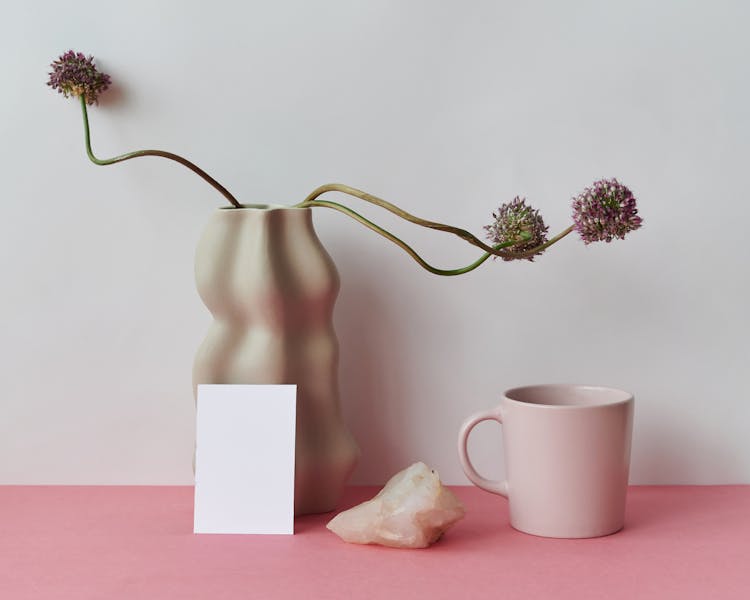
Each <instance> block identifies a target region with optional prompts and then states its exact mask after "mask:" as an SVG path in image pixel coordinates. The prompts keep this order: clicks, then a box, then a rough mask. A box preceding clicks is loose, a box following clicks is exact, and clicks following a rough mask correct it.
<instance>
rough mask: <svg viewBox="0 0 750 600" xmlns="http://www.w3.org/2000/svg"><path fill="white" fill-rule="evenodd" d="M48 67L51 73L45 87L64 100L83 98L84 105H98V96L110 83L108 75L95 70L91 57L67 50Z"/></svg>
mask: <svg viewBox="0 0 750 600" xmlns="http://www.w3.org/2000/svg"><path fill="white" fill-rule="evenodd" d="M50 66H51V67H52V72H51V73H50V74H49V81H48V82H47V85H49V86H50V87H52V89H54V90H57V91H58V92H59V93H60V94H63V95H64V96H65V97H66V98H67V97H68V96H76V97H83V98H84V99H85V100H86V104H94V103H95V102H96V103H98V102H99V94H101V93H102V92H103V91H104V90H106V89H107V88H108V87H109V84H110V83H111V80H110V78H109V75H107V74H106V73H100V72H99V71H97V70H96V67H95V66H94V57H93V56H89V57H88V58H86V56H84V55H83V54H82V53H80V52H74V51H73V50H68V51H67V52H66V53H65V54H63V55H62V56H61V57H60V58H58V59H57V60H56V61H54V62H53V63H52V64H51V65H50Z"/></svg>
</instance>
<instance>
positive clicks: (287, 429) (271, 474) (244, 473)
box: [193, 385, 297, 534]
mask: <svg viewBox="0 0 750 600" xmlns="http://www.w3.org/2000/svg"><path fill="white" fill-rule="evenodd" d="M296 408H297V386H296V385H199V386H198V402H197V418H196V456H195V511H194V521H193V531H194V533H285V534H292V533H294V442H295V429H296V427H295V419H296Z"/></svg>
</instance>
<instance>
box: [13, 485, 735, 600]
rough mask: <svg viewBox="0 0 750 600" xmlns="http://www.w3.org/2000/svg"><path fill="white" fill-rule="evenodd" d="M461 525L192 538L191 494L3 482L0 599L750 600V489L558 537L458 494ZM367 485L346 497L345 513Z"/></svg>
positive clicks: (317, 522) (666, 499) (681, 499)
mask: <svg viewBox="0 0 750 600" xmlns="http://www.w3.org/2000/svg"><path fill="white" fill-rule="evenodd" d="M453 489H454V490H455V491H456V493H457V495H458V496H459V497H460V498H461V500H462V501H463V502H464V503H465V504H466V507H467V511H468V512H467V516H466V518H465V519H464V520H463V521H461V522H460V523H458V524H457V525H456V526H455V527H454V528H453V529H452V530H450V531H449V532H448V534H447V535H446V536H445V537H444V538H443V539H442V540H441V541H440V542H438V543H437V544H436V545H434V546H433V547H432V548H429V549H426V550H394V549H390V548H382V547H377V546H355V545H349V544H345V543H344V542H342V541H341V540H339V539H338V538H337V537H336V536H334V535H333V534H332V533H330V532H328V531H327V530H326V529H325V527H324V525H325V523H326V522H327V521H328V519H329V518H330V517H331V515H318V516H309V517H303V518H301V519H298V520H297V523H296V530H297V533H296V534H295V535H294V536H239V535H194V534H193V533H192V517H193V489H192V488H191V487H25V486H23V487H22V486H18V487H16V486H6V487H0V599H3V600H25V599H27V598H40V599H41V598H43V599H45V600H67V599H73V598H75V599H76V600H81V599H88V598H97V599H99V598H102V599H118V598H127V599H129V600H135V599H140V598H149V599H152V598H153V599H158V600H162V599H169V598H181V599H190V598H200V599H202V600H220V599H225V598H243V599H253V598H280V599H286V598H305V599H307V598H313V599H317V598H321V599H323V598H325V599H334V600H335V599H347V600H349V599H357V598H389V599H402V598H404V599H406V598H429V599H431V600H439V599H442V598H450V599H452V600H455V599H462V598H467V599H472V600H474V599H476V600H481V599H483V598H493V599H494V598H501V599H514V598H524V599H534V598H554V599H566V598H597V599H604V598H611V599H618V598H627V599H628V600H646V599H649V598H655V599H656V598H658V599H660V600H665V599H671V598H719V599H734V598H737V599H743V600H745V599H750V486H711V487H683V486H676V487H632V488H630V491H629V496H628V512H627V520H626V523H627V524H626V527H625V529H624V530H623V531H621V532H620V533H617V534H615V535H612V536H609V537H605V538H598V539H592V540H552V539H543V538H538V537H533V536H529V535H525V534H522V533H519V532H517V531H515V530H513V529H512V528H511V527H510V526H509V525H508V510H507V504H506V503H505V501H504V500H502V499H500V498H497V497H494V496H491V495H490V494H487V493H484V492H481V491H480V490H477V489H475V488H468V487H458V488H453ZM375 491H376V490H375V489H374V488H352V489H350V490H349V491H348V493H347V497H346V498H345V501H344V502H343V503H342V506H350V505H352V504H354V503H357V502H359V501H361V500H363V499H365V498H367V497H369V496H371V495H372V494H373V493H374V492H375Z"/></svg>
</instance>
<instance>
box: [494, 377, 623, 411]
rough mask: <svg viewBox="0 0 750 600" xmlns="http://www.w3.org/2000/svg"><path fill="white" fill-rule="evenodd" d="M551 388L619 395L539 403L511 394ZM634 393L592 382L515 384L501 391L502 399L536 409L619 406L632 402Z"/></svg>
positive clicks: (578, 408) (579, 408) (580, 408)
mask: <svg viewBox="0 0 750 600" xmlns="http://www.w3.org/2000/svg"><path fill="white" fill-rule="evenodd" d="M553 388H557V389H568V390H572V389H575V390H582V389H585V390H590V391H597V392H606V393H608V394H613V395H616V396H620V397H619V398H615V399H614V400H605V401H599V402H593V403H591V402H589V403H580V404H548V403H539V402H529V401H526V400H519V399H517V398H512V397H511V395H512V394H517V393H518V392H529V391H531V390H535V391H542V392H543V391H545V390H550V389H553ZM633 399H634V395H633V394H632V393H631V392H627V391H625V390H622V389H620V388H615V387H610V386H605V385H592V384H585V383H538V384H531V385H520V386H516V387H513V388H510V389H507V390H505V391H504V392H503V401H507V402H512V403H513V404H516V405H519V406H527V407H532V408H538V409H544V410H582V409H584V410H585V409H589V410H590V409H593V408H604V407H608V406H619V405H622V404H628V403H629V402H633Z"/></svg>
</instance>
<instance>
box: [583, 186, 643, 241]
mask: <svg viewBox="0 0 750 600" xmlns="http://www.w3.org/2000/svg"><path fill="white" fill-rule="evenodd" d="M573 222H574V223H575V225H574V227H575V230H576V231H577V232H578V233H579V234H580V236H581V239H582V240H583V241H584V243H585V244H590V243H591V242H600V241H604V242H611V241H612V240H613V239H615V238H620V239H623V238H624V237H625V234H626V233H628V232H629V231H634V230H636V229H638V228H639V227H640V226H641V222H642V219H641V218H640V217H639V216H638V208H637V207H636V205H635V197H634V196H633V192H631V191H630V190H629V189H628V188H626V187H625V186H624V185H622V184H621V183H619V182H618V181H617V179H602V180H600V181H595V182H594V183H593V184H592V185H591V187H590V188H586V189H585V190H584V191H583V192H581V193H580V194H579V195H578V196H576V197H575V198H573Z"/></svg>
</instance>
